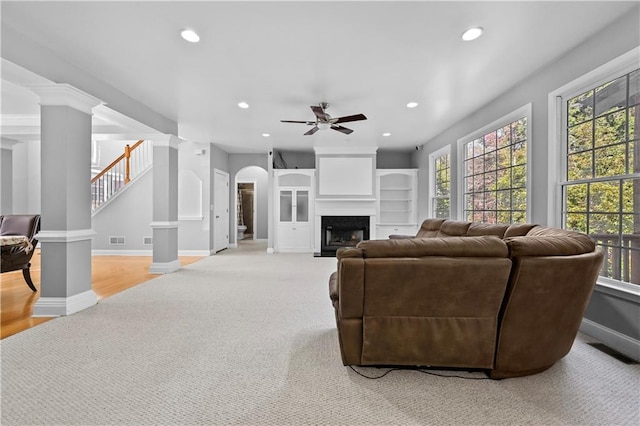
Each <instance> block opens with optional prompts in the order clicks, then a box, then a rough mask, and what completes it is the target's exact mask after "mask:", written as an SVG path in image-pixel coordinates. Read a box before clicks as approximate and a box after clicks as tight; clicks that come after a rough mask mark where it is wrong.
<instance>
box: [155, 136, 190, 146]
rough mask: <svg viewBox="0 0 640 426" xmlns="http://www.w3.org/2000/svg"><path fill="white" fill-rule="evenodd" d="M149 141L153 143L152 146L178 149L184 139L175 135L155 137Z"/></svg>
mask: <svg viewBox="0 0 640 426" xmlns="http://www.w3.org/2000/svg"><path fill="white" fill-rule="evenodd" d="M149 139H151V140H152V141H153V146H168V147H169V148H174V149H178V145H180V144H181V143H182V142H184V139H182V138H179V137H177V136H175V135H156V136H153V137H150V138H149Z"/></svg>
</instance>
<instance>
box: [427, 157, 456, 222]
mask: <svg viewBox="0 0 640 426" xmlns="http://www.w3.org/2000/svg"><path fill="white" fill-rule="evenodd" d="M445 155H448V156H449V196H448V198H449V216H448V218H451V184H452V182H451V177H452V171H451V169H452V168H451V146H450V145H446V146H443V147H442V148H440V149H438V150H436V151H433V152H432V153H431V154H429V194H428V207H427V208H428V212H429V217H431V216H432V215H433V214H434V211H433V208H434V200H435V198H436V160H437V159H438V158H440V157H443V156H445ZM440 198H442V197H440ZM433 217H435V216H433Z"/></svg>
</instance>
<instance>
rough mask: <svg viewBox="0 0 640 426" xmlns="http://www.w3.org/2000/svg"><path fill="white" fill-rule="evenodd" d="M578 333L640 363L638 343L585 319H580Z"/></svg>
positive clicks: (639, 342)
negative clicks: (586, 335) (580, 332)
mask: <svg viewBox="0 0 640 426" xmlns="http://www.w3.org/2000/svg"><path fill="white" fill-rule="evenodd" d="M580 331H582V332H583V333H585V334H588V335H589V336H591V337H593V338H594V339H597V340H599V341H601V342H602V343H604V344H606V345H607V346H609V347H610V348H612V349H615V350H616V351H618V352H620V353H621V354H624V355H626V356H628V357H629V358H632V359H635V360H636V361H640V341H638V340H636V339H634V338H632V337H629V336H626V335H624V334H622V333H619V332H617V331H615V330H612V329H610V328H608V327H605V326H603V325H601V324H598V323H597V322H594V321H591V320H588V319H586V318H583V319H582V324H581V325H580Z"/></svg>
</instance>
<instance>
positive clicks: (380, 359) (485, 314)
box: [329, 219, 604, 379]
mask: <svg viewBox="0 0 640 426" xmlns="http://www.w3.org/2000/svg"><path fill="white" fill-rule="evenodd" d="M603 256H604V254H603V252H602V250H600V249H599V248H596V246H595V243H594V242H593V241H592V240H591V239H590V238H589V237H588V236H587V235H585V234H581V233H578V232H572V231H567V230H563V229H555V228H548V227H543V226H538V225H533V224H514V225H503V224H497V225H488V224H481V223H470V222H458V221H450V220H442V219H427V220H426V221H424V223H423V224H422V227H421V229H420V230H419V231H418V234H417V236H411V237H410V238H401V237H398V236H396V237H395V238H390V239H389V240H372V241H363V242H361V243H359V244H358V246H357V247H355V248H345V249H340V250H338V253H337V260H338V269H337V271H336V272H334V273H333V274H332V275H331V278H330V280H329V289H330V291H329V292H330V297H331V300H332V303H333V306H334V308H335V315H336V322H337V326H338V336H339V344H340V351H341V354H342V361H343V364H344V365H378V366H379V365H405V366H432V367H445V368H447V367H450V368H465V369H483V370H486V371H487V373H488V375H489V376H490V377H492V378H496V379H500V378H507V377H517V376H526V375H530V374H535V373H538V372H541V371H544V370H546V369H548V368H549V367H551V366H552V365H553V364H554V363H555V362H556V361H558V360H559V359H561V358H562V357H564V356H565V355H566V354H567V353H568V352H569V350H570V349H571V346H572V344H573V341H574V339H575V337H576V334H577V332H578V327H579V326H580V322H581V320H582V316H583V314H584V311H585V309H586V307H587V303H588V302H589V298H590V296H591V293H592V291H593V288H594V285H595V282H596V279H597V276H598V272H599V270H600V267H601V264H602V260H603Z"/></svg>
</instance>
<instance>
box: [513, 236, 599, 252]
mask: <svg viewBox="0 0 640 426" xmlns="http://www.w3.org/2000/svg"><path fill="white" fill-rule="evenodd" d="M574 234H575V235H569V234H566V235H536V236H528V235H527V236H525V237H509V238H505V240H504V241H505V242H506V243H507V245H508V246H509V252H510V255H511V257H517V256H573V255H577V254H584V253H591V252H592V251H594V250H595V248H596V244H595V243H594V242H593V240H591V238H589V237H588V236H587V235H584V234H578V233H577V232H576V233H574Z"/></svg>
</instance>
